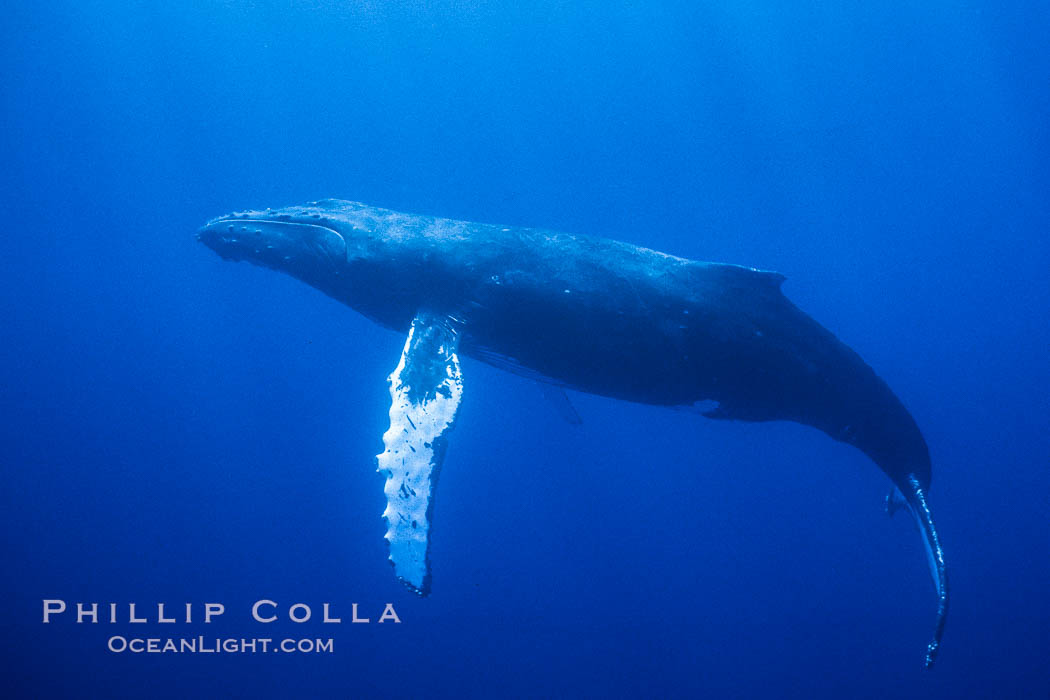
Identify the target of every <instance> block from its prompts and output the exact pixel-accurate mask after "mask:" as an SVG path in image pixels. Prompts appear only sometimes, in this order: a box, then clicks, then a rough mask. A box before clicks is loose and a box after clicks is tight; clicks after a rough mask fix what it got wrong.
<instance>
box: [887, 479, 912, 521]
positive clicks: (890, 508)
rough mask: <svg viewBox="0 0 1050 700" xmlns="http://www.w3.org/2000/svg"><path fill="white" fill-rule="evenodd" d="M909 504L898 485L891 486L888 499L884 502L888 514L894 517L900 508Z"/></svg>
mask: <svg viewBox="0 0 1050 700" xmlns="http://www.w3.org/2000/svg"><path fill="white" fill-rule="evenodd" d="M907 505H908V501H907V500H905V498H904V496H903V495H902V494H901V492H900V489H898V488H897V487H896V486H890V490H889V491H888V492H887V493H886V501H885V503H884V507H885V509H886V515H887V516H888V517H891V518H892V517H893V516H894V515H895V514H896V513H897V511H898V510H900V509H901V508H906V507H907Z"/></svg>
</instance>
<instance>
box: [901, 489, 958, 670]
mask: <svg viewBox="0 0 1050 700" xmlns="http://www.w3.org/2000/svg"><path fill="white" fill-rule="evenodd" d="M898 486H899V487H900V488H901V491H902V493H903V495H904V498H905V500H906V501H907V505H908V510H910V511H911V514H912V515H913V516H914V517H915V524H916V525H918V527H919V534H921V535H922V542H923V544H924V545H925V546H926V558H927V562H928V563H929V565H930V575H931V576H932V577H933V587H934V589H935V590H936V592H937V622H936V624H935V626H934V629H933V641H931V642H930V644H929V646H928V647H927V648H926V668H932V667H933V663H934V662H935V661H936V660H937V652H938V651H940V647H941V637H942V636H943V634H944V621H945V619H946V618H947V617H948V567H947V566H946V565H945V563H944V550H943V549H942V548H941V542H940V538H938V537H937V528H935V527H934V525H933V516H932V515H931V514H930V507H929V505H928V504H927V503H926V493H925V491H924V490H923V488H922V484H920V483H919V480H918V479H917V478H916V477H915V475H914V474H909V475H908V477H907V480H906V481H905V482H904V483H903V484H898Z"/></svg>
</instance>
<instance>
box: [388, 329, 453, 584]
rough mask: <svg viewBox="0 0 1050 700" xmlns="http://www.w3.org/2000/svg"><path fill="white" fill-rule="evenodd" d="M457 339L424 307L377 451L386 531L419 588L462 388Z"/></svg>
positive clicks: (393, 383)
mask: <svg viewBox="0 0 1050 700" xmlns="http://www.w3.org/2000/svg"><path fill="white" fill-rule="evenodd" d="M458 344H459V336H458V333H457V331H456V329H455V328H454V327H453V326H452V323H451V322H450V320H449V319H448V318H446V317H444V316H440V315H435V314H430V313H427V312H421V313H419V314H418V315H417V316H416V318H415V320H413V321H412V328H411V329H410V330H409V332H408V340H407V341H405V349H404V350H403V351H402V352H401V362H400V363H398V365H397V369H395V370H394V371H393V373H392V374H391V375H390V377H389V382H390V398H391V399H392V403H391V405H390V429H389V430H387V431H386V434H385V435H383V445H384V446H385V448H386V449H385V450H384V451H383V453H382V454H380V455H379V456H378V458H377V460H378V463H379V469H378V471H379V473H381V474H383V476H385V477H386V487H385V488H384V491H385V492H386V510H385V511H384V512H383V517H384V518H386V521H387V525H388V529H387V532H386V539H387V542H388V543H389V544H390V561H391V563H392V564H393V565H394V571H395V572H396V573H397V577H398V578H399V579H401V581H403V582H404V583H405V585H407V586H408V587H409V588H410V589H411V590H412V591H413V592H415V593H418V594H419V595H426V594H427V593H428V592H429V590H430V564H429V561H428V559H427V549H428V547H429V542H430V520H431V512H432V510H433V499H434V485H435V483H436V482H437V476H438V470H439V469H440V467H441V462H442V461H443V459H444V456H445V444H446V443H445V441H446V438H447V436H448V432H449V431H450V430H451V429H452V426H453V424H454V423H455V420H456V410H457V409H458V408H459V402H460V398H461V397H462V396H463V376H462V374H461V372H460V368H459V358H458V357H457V356H456V350H457V347H458Z"/></svg>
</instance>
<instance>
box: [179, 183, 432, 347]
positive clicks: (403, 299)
mask: <svg viewBox="0 0 1050 700" xmlns="http://www.w3.org/2000/svg"><path fill="white" fill-rule="evenodd" d="M400 216H403V215H400V214H398V213H397V212H392V211H387V210H382V209H377V208H374V207H368V206H366V205H364V204H359V203H357V202H349V201H345V200H338V199H327V200H321V201H316V202H309V203H307V204H303V205H298V206H292V207H285V208H281V209H265V210H247V211H240V212H234V213H231V214H226V215H224V216H219V217H216V218H214V219H212V220H211V221H209V222H208V223H206V224H205V225H204V226H203V227H202V228H201V229H200V230H199V231H198V232H197V240H199V241H200V242H201V243H203V244H204V245H206V246H207V247H209V248H211V249H212V250H213V251H215V252H216V253H218V254H219V256H220V257H222V259H223V260H231V261H244V262H249V263H252V264H254V265H259V266H261V267H266V268H269V269H273V270H277V271H279V272H283V273H285V274H288V275H291V276H292V277H295V278H297V279H299V280H301V281H303V282H306V283H307V284H309V285H310V286H312V287H314V288H316V289H318V290H320V291H322V292H324V293H325V294H327V295H328V296H331V297H333V298H335V299H336V300H338V301H341V302H343V303H345V304H347V305H348V306H350V307H352V308H354V309H355V310H357V311H359V312H360V313H363V314H364V315H365V316H367V317H369V318H371V319H372V320H374V321H376V322H378V323H380V324H382V325H384V326H387V327H392V328H397V329H401V327H402V326H404V327H406V328H407V324H408V323H410V322H411V319H412V317H413V315H414V313H415V311H416V310H417V308H418V304H419V299H418V296H419V291H420V287H421V284H420V282H421V279H422V277H423V276H422V275H421V274H420V272H419V267H420V266H419V265H417V264H413V262H414V261H413V258H414V256H412V255H411V254H406V250H410V249H411V248H412V247H413V246H412V243H411V241H412V240H413V238H414V233H415V231H414V230H413V228H412V226H411V223H410V222H406V225H405V228H404V229H403V230H400V229H399V227H398V226H397V223H398V221H397V219H398V217H400ZM391 231H394V232H395V233H394V234H393V235H392V234H391Z"/></svg>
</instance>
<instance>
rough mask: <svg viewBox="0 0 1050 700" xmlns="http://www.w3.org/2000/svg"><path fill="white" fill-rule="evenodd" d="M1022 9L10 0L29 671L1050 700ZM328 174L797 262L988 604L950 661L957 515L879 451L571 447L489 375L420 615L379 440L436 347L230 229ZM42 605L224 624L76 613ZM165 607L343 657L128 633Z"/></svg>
mask: <svg viewBox="0 0 1050 700" xmlns="http://www.w3.org/2000/svg"><path fill="white" fill-rule="evenodd" d="M1000 4H1001V3H997V2H991V1H983V2H964V3H961V4H960V3H947V2H932V3H912V2H899V1H895V0H891V1H890V2H880V3H868V2H838V3H817V2H812V3H768V4H763V3H753V2H747V3H740V2H728V1H726V0H718V1H717V2H714V3H663V4H658V3H612V2H602V3H593V4H591V3H568V2H564V3H562V2H553V1H546V2H536V3H512V2H505V3H485V2H470V1H468V0H461V1H459V2H454V1H451V0H450V1H447V2H418V3H384V2H378V1H376V2H355V3H325V2H303V3H265V2H256V3H232V2H203V1H202V2H196V3H168V5H170V7H164V6H160V4H157V6H148V5H147V6H143V5H140V4H138V3H134V4H132V3H127V4H125V3H114V2H90V1H89V2H76V3H74V2H52V3H29V2H21V3H19V2H16V3H15V4H14V5H13V6H8V7H7V8H6V9H5V12H4V14H5V18H4V22H3V24H2V25H0V61H2V63H0V65H2V68H3V71H2V76H3V90H2V91H0V99H2V101H3V102H2V104H3V108H2V110H0V118H2V124H0V126H2V131H0V163H2V164H3V168H2V169H0V179H2V180H0V203H2V211H0V213H2V215H3V237H2V239H0V274H2V279H3V280H4V281H3V287H2V289H3V294H2V295H0V321H2V328H3V331H2V333H3V340H4V342H3V343H0V392H2V393H0V397H2V398H0V401H2V402H3V404H2V409H3V414H2V420H0V439H2V456H0V458H2V469H3V481H4V484H3V488H2V491H0V494H2V501H0V525H2V530H0V532H2V536H3V538H4V542H3V544H4V553H5V557H4V562H5V563H4V566H3V567H2V571H3V573H2V574H0V575H2V577H3V580H2V585H3V588H2V591H0V594H2V600H3V614H2V617H3V619H4V620H5V625H6V631H5V637H6V638H7V640H8V641H7V644H6V645H5V652H4V666H5V671H4V674H3V680H2V681H0V683H2V685H3V686H4V687H7V688H11V689H13V690H14V691H15V694H16V695H24V696H34V697H49V696H59V695H66V696H70V695H76V696H81V697H82V696H92V695H93V696H98V697H124V696H142V695H150V696H159V695H170V696H173V697H185V696H188V695H190V694H204V695H206V696H207V695H212V694H217V693H221V694H235V695H248V694H252V695H266V694H272V695H275V696H288V695H289V694H290V693H293V692H294V693H295V694H299V695H301V696H303V697H306V696H317V695H328V694H339V695H353V696H361V697H364V696H370V695H379V694H382V695H383V696H384V697H423V696H432V697H440V696H443V695H444V696H453V695H456V696H462V695H468V696H477V697H491V696H501V695H506V696H519V697H522V696H544V695H548V696H550V695H554V696H557V695H569V694H574V695H584V696H607V697H616V696H625V697H626V696H651V697H656V696H664V697H666V696H671V697H675V696H688V695H695V694H706V695H708V696H709V697H748V696H752V697H754V696H763V697H774V696H783V697H804V698H813V697H835V698H842V697H857V698H861V697H871V698H882V697H887V696H894V697H905V698H911V697H936V698H958V697H964V696H971V697H1046V695H1047V693H1048V692H1050V602H1048V601H1047V599H1046V593H1047V590H1048V586H1050V576H1048V574H1050V561H1048V557H1047V554H1048V553H1050V529H1048V526H1047V522H1048V518H1050V474H1048V465H1050V407H1048V396H1050V363H1048V361H1047V350H1048V347H1050V322H1048V309H1050V284H1048V282H1047V271H1048V265H1050V244H1048V240H1047V234H1048V231H1050V197H1048V193H1050V167H1048V164H1050V138H1048V135H1050V131H1048V128H1047V125H1048V124H1050V91H1048V90H1047V86H1048V85H1050V51H1048V49H1047V39H1046V38H1047V36H1048V35H1050V11H1048V10H1047V9H1046V8H1045V7H1044V8H1043V9H1037V8H1036V5H1037V4H1038V3H1029V5H1030V6H1029V7H1028V8H1027V9H1024V10H1020V9H1012V10H1004V9H1002V8H1001V7H1000ZM1006 4H1008V5H1013V4H1012V3H1006ZM519 5H522V6H527V9H523V8H522V7H519ZM321 197H343V198H348V199H357V200H361V201H364V202H368V203H370V204H375V205H380V206H387V207H391V208H395V209H402V210H406V211H412V212H420V213H430V214H438V215H445V216H452V217H456V218H462V219H470V220H478V221H490V222H496V223H507V224H517V225H531V226H541V227H546V228H553V229H561V230H567V231H574V232H584V233H594V234H599V235H605V236H609V237H613V238H619V239H623V240H627V241H631V242H634V243H638V244H642V245H646V246H649V247H653V248H657V249H661V250H666V251H668V252H673V253H676V254H679V255H684V256H689V257H694V258H700V259H706V260H719V261H727V262H736V263H743V264H747V265H754V266H759V267H764V268H769V269H774V270H778V271H780V272H783V273H785V274H786V275H787V276H788V281H787V283H786V284H785V287H784V289H785V292H786V293H787V295H788V296H789V297H791V298H792V299H793V300H794V301H795V302H796V303H798V304H799V305H800V306H801V307H802V308H804V309H806V310H807V311H808V312H810V313H811V314H812V315H813V316H814V317H816V318H817V319H818V320H820V321H822V322H823V323H824V324H825V325H827V326H828V327H829V328H830V329H832V330H833V331H834V332H835V333H836V334H838V335H839V337H841V338H842V339H843V340H844V341H846V342H847V343H849V344H850V345H852V346H853V347H854V348H855V349H857V350H858V351H859V352H860V353H861V354H862V355H863V356H864V357H865V359H867V360H868V362H869V363H870V364H872V365H873V366H874V367H875V368H876V369H877V371H878V372H879V373H880V374H881V375H882V376H883V377H884V378H885V379H886V380H887V381H888V383H889V384H890V385H891V386H892V387H893V388H894V389H895V391H896V392H897V393H898V394H899V396H900V397H901V398H902V399H903V400H904V402H905V404H906V405H908V406H909V408H910V409H911V410H912V411H913V413H914V415H915V417H916V419H917V421H918V423H919V425H920V426H921V427H922V429H923V431H924V433H925V435H926V438H927V440H928V442H929V444H930V449H931V453H932V457H933V462H934V487H933V493H932V506H933V510H934V514H935V516H936V519H937V522H938V524H939V526H940V529H941V533H942V536H943V538H944V540H945V544H946V547H947V551H948V556H949V564H950V566H951V573H952V577H953V581H952V582H953V589H954V598H953V609H952V613H951V616H950V618H949V621H948V628H947V633H946V637H945V643H944V648H943V653H942V658H941V661H940V664H939V666H938V668H937V669H936V670H935V671H934V672H933V673H926V672H923V671H922V669H921V661H922V653H923V650H924V647H925V644H926V642H927V641H928V637H929V634H930V631H931V629H932V623H933V613H934V601H933V595H932V592H931V587H930V583H929V581H928V575H927V572H926V568H925V564H924V562H923V558H922V554H921V548H920V543H919V539H918V537H917V535H916V533H915V531H914V527H913V525H912V524H911V523H910V522H908V521H907V519H905V518H901V517H898V518H895V519H893V520H887V519H886V517H885V515H884V514H883V512H882V510H881V499H882V497H883V495H884V493H885V489H886V487H887V480H886V479H885V477H884V476H882V474H881V473H880V472H879V471H878V470H877V469H876V468H875V467H874V466H873V465H871V464H870V463H869V462H868V461H867V460H866V459H865V458H864V457H863V456H862V455H861V454H860V453H858V452H855V451H853V450H851V449H850V448H847V447H845V446H843V445H841V444H838V443H834V442H832V441H831V440H829V439H827V438H826V437H825V436H823V435H821V434H819V433H817V432H816V431H813V430H810V429H806V428H803V427H799V426H796V425H790V424H771V425H749V424H739V423H715V422H707V421H704V420H702V419H701V418H699V417H696V416H693V415H689V414H683V413H675V412H671V411H661V410H657V409H653V408H647V407H641V406H634V405H629V404H623V403H616V402H613V401H609V400H604V399H599V398H596V397H591V396H580V395H576V396H574V400H575V402H576V404H577V408H578V409H579V411H580V413H581V414H582V415H583V417H584V420H585V424H584V425H583V426H582V427H581V428H578V429H574V428H573V427H572V426H570V425H567V424H566V423H564V422H562V421H561V420H560V419H559V418H558V416H557V414H556V412H555V411H554V410H552V409H551V408H550V407H549V406H548V405H547V404H546V403H545V401H544V400H543V398H542V396H541V393H540V392H539V390H538V389H537V388H536V387H535V386H534V385H532V384H530V383H529V382H527V381H525V380H522V379H519V378H516V377H512V376H509V375H506V374H503V373H501V372H498V371H496V370H494V369H491V368H488V367H486V366H483V365H480V364H479V363H477V362H473V361H469V360H468V361H466V363H465V365H464V372H465V374H466V381H467V393H466V398H465V400H464V405H463V408H462V412H461V415H460V420H459V424H458V427H457V429H456V433H455V435H454V439H453V442H452V446H451V448H450V451H449V455H448V460H447V462H446V468H445V470H444V471H443V474H442V480H441V484H440V488H439V493H438V501H437V512H436V525H435V532H434V538H433V550H432V555H433V564H434V592H433V595H432V597H431V598H429V599H427V600H423V601H419V600H415V599H413V598H412V597H411V596H409V595H408V594H407V593H406V592H405V591H404V590H402V588H401V587H400V586H399V585H398V584H397V583H396V581H395V580H394V577H393V575H392V572H391V570H390V567H389V566H388V564H387V563H386V561H385V557H386V554H385V551H384V543H383V540H382V532H383V523H382V521H381V520H380V518H379V514H380V512H381V511H382V509H383V496H382V479H381V478H380V477H379V476H378V475H377V474H375V472H374V468H375V466H374V461H373V456H374V455H375V454H376V453H377V452H378V451H379V450H380V448H381V441H380V436H381V435H382V433H383V431H384V429H385V428H386V422H387V416H386V411H387V408H388V406H387V393H386V392H387V389H386V385H385V382H384V379H385V377H386V375H387V374H388V373H389V372H390V371H391V370H392V369H393V367H394V365H395V364H396V361H397V356H398V353H399V351H400V349H401V345H402V342H403V339H402V338H399V337H397V336H395V335H394V334H391V333H388V332H386V331H382V330H380V329H378V328H376V327H374V326H373V325H371V324H370V323H369V322H368V321H366V320H364V319H363V318H361V317H359V316H357V315H355V314H354V313H352V312H350V311H349V310H347V309H346V308H344V307H341V306H339V305H338V304H337V303H335V302H333V301H331V300H329V299H328V298H327V297H324V296H322V295H320V294H319V293H317V292H315V291H313V290H311V289H309V288H307V287H305V286H304V285H301V284H299V283H297V282H295V281H293V280H291V279H290V278H286V277H283V276H280V275H276V274H273V273H270V272H266V271H263V270H260V269H257V268H252V267H249V266H248V265H243V264H240V265H233V264H229V263H223V262H222V261H221V260H220V259H219V258H218V257H217V256H215V255H214V254H212V253H211V252H209V251H208V250H206V249H205V248H204V247H202V246H200V245H199V244H197V243H196V242H195V241H194V239H193V233H194V231H195V230H196V229H197V227H198V226H199V225H201V224H202V223H203V222H204V221H205V220H206V219H208V218H210V217H212V216H215V215H218V214H222V213H225V212H227V211H230V210H234V209H242V208H248V207H267V206H282V205H289V204H295V203H298V202H302V201H306V200H310V199H315V198H321ZM262 597H268V598H273V599H275V600H278V601H281V602H282V603H284V604H290V603H293V602H306V603H310V604H314V605H315V606H318V605H319V604H320V603H322V602H325V601H331V602H333V603H334V604H335V605H336V606H337V607H341V608H342V610H341V612H343V617H344V619H345V618H347V617H349V611H348V607H349V604H350V603H351V602H355V601H356V602H359V603H361V604H362V606H363V607H364V608H366V609H368V608H371V609H373V610H374V611H375V612H376V613H378V610H379V609H380V608H381V606H382V604H383V603H384V602H393V603H394V604H395V605H396V606H397V609H398V611H399V613H400V615H401V617H402V619H403V623H402V624H401V625H399V626H393V625H383V626H378V625H375V624H373V625H369V626H351V625H349V624H344V625H342V626H339V627H335V628H334V629H332V627H334V626H328V628H327V629H326V628H325V627H324V626H322V625H315V624H313V623H310V624H306V625H302V626H298V627H296V628H295V629H291V628H292V625H290V624H284V625H282V626H279V627H278V626H276V625H274V626H269V627H266V626H262V625H257V624H254V623H251V622H249V621H248V612H247V611H248V607H249V606H250V604H251V602H252V601H254V600H256V599H258V598H262ZM43 598H62V599H65V600H67V601H69V602H70V603H73V602H75V601H86V602H91V601H98V602H103V603H104V602H109V601H117V602H122V603H124V602H129V601H135V602H138V603H139V604H140V605H142V606H149V605H153V604H155V603H156V602H158V601H166V602H168V603H169V604H181V603H184V602H190V601H193V602H198V603H203V602H205V601H219V602H223V603H225V604H226V606H227V614H226V615H225V616H224V618H222V621H221V622H218V623H214V624H212V625H210V626H209V627H208V628H205V626H204V625H201V624H195V625H189V626H187V625H177V626H171V627H162V626H158V625H156V624H151V625H143V626H140V627H141V628H145V629H141V628H140V629H134V630H129V626H128V625H116V626H110V625H98V626H94V627H93V626H90V625H86V624H85V625H80V626H77V625H74V624H71V623H70V622H68V621H65V622H62V621H60V622H57V623H55V624H51V625H48V626H44V625H42V624H41V623H40V607H41V606H40V601H41V599H43ZM66 617H67V618H68V617H69V615H67V616H66ZM129 632H133V633H137V634H139V635H151V636H166V635H168V634H176V635H186V636H189V635H196V634H204V633H207V634H209V635H222V636H236V637H242V636H245V637H251V636H276V637H281V636H284V635H285V634H294V635H295V636H323V637H327V636H333V637H334V638H335V646H336V653H335V654H333V655H316V656H289V655H283V656H282V655H267V656H262V655H256V656H248V655H245V656H192V655H182V656H177V655H166V656H160V655H154V656H146V655H139V656H132V655H131V654H123V655H116V654H111V653H109V652H107V651H105V640H106V639H107V637H108V636H109V635H110V634H113V633H122V634H127V633H129ZM8 696H10V695H8Z"/></svg>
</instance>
